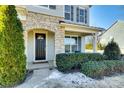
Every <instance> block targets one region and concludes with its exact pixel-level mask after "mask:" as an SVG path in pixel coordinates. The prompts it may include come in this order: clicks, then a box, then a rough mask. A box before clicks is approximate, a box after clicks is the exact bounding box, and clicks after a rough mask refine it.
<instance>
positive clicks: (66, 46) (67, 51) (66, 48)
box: [65, 45, 70, 53]
mask: <svg viewBox="0 0 124 93" xmlns="http://www.w3.org/2000/svg"><path fill="white" fill-rule="evenodd" d="M65 52H66V53H69V52H70V45H65Z"/></svg>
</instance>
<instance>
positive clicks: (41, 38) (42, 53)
mask: <svg viewBox="0 0 124 93" xmlns="http://www.w3.org/2000/svg"><path fill="white" fill-rule="evenodd" d="M45 59H46V35H45V34H39V33H36V34H35V60H45Z"/></svg>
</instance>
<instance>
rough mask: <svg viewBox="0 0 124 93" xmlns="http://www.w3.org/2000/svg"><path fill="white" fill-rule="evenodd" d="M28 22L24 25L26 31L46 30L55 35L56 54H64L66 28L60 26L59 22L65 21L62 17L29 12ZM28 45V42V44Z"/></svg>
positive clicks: (27, 15) (27, 14)
mask: <svg viewBox="0 0 124 93" xmlns="http://www.w3.org/2000/svg"><path fill="white" fill-rule="evenodd" d="M25 15H26V22H25V23H23V28H24V30H25V31H29V30H32V29H45V30H48V31H52V32H54V33H55V54H58V53H63V52H64V51H65V48H64V37H65V31H64V28H63V27H61V26H60V24H59V21H60V20H63V18H62V17H56V16H50V15H44V14H40V13H34V12H30V11H27V13H26V14H25ZM27 43H28V42H27Z"/></svg>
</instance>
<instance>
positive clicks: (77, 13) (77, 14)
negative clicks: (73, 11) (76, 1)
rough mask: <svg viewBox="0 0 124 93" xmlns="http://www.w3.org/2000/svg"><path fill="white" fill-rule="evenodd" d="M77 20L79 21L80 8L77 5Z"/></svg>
mask: <svg viewBox="0 0 124 93" xmlns="http://www.w3.org/2000/svg"><path fill="white" fill-rule="evenodd" d="M77 22H79V8H78V7H77Z"/></svg>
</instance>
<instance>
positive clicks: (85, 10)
mask: <svg viewBox="0 0 124 93" xmlns="http://www.w3.org/2000/svg"><path fill="white" fill-rule="evenodd" d="M87 20H88V19H87V9H85V24H87Z"/></svg>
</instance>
